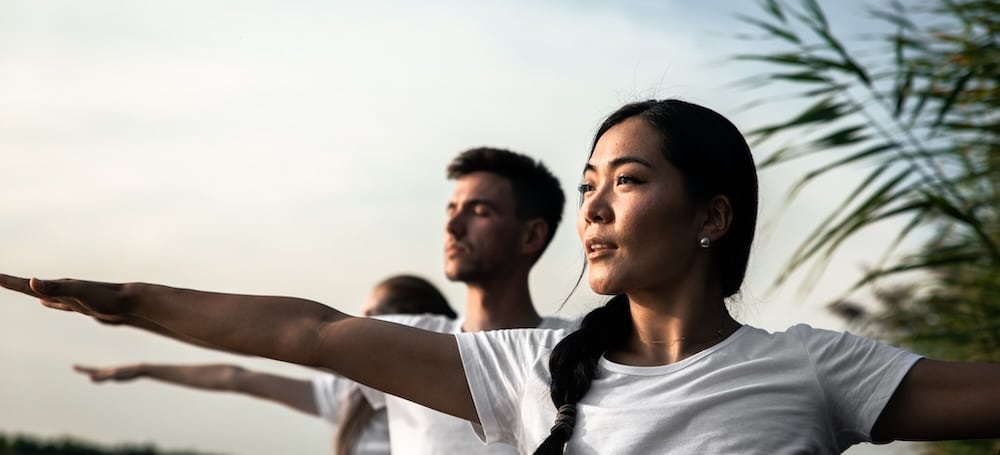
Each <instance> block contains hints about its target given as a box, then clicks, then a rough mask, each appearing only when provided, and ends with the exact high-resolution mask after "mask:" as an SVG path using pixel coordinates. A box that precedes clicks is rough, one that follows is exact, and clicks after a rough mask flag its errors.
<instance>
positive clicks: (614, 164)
mask: <svg viewBox="0 0 1000 455" xmlns="http://www.w3.org/2000/svg"><path fill="white" fill-rule="evenodd" d="M629 163H636V164H641V165H643V166H646V167H648V168H652V167H653V163H650V162H649V161H648V160H646V159H643V158H639V157H637V156H621V157H618V158H615V159H613V160H611V162H610V163H608V167H609V168H611V169H617V168H619V167H621V166H624V165H626V164H629ZM587 172H597V167H595V166H594V165H593V164H590V163H587V164H586V165H585V166H583V173H584V174H586V173H587Z"/></svg>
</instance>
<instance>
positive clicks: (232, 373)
mask: <svg viewBox="0 0 1000 455" xmlns="http://www.w3.org/2000/svg"><path fill="white" fill-rule="evenodd" d="M73 369H74V370H76V371H78V372H80V373H83V374H85V375H87V376H89V377H90V380H91V381H93V382H97V383H100V382H106V381H116V382H125V381H132V380H135V379H139V378H149V379H154V380H157V381H160V382H165V383H168V384H174V385H179V386H184V387H190V388H193V389H200V390H208V391H216V392H236V393H241V394H243V395H247V396H250V397H253V398H261V399H264V400H268V401H273V402H275V403H279V404H283V405H285V406H288V407H290V408H292V409H295V410H297V411H300V412H303V413H306V414H309V415H314V416H318V415H319V411H318V410H317V409H316V400H315V399H314V397H313V387H312V381H309V380H303V379H295V378H290V377H287V376H281V375H276V374H270V373H264V372H260V371H251V370H247V369H245V368H242V367H239V366H236V365H226V364H208V365H161V364H149V363H138V364H134V365H122V366H117V367H108V368H95V367H86V366H82V365H74V366H73Z"/></svg>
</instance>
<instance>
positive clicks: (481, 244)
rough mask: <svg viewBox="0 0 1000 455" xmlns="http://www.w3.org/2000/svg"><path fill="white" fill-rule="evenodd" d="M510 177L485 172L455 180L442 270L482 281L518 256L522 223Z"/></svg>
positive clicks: (452, 276) (461, 278)
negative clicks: (518, 216) (519, 219)
mask: <svg viewBox="0 0 1000 455" xmlns="http://www.w3.org/2000/svg"><path fill="white" fill-rule="evenodd" d="M515 212H516V209H515V203H514V193H513V190H512V188H511V184H510V181H509V180H507V179H506V178H504V177H501V176H499V175H497V174H493V173H490V172H473V173H470V174H466V175H464V176H462V177H459V178H458V180H456V184H455V192H454V194H452V196H451V200H450V201H449V202H448V221H447V223H446V224H445V250H444V272H445V275H446V276H447V277H448V279H450V280H452V281H461V282H465V283H479V282H483V281H487V280H489V279H490V277H492V276H494V275H495V274H497V273H498V272H500V273H502V272H504V271H505V270H507V269H509V268H511V267H513V266H514V264H515V263H516V261H517V259H518V257H519V256H520V249H521V248H520V243H521V242H520V240H521V235H522V234H521V231H522V226H523V225H522V223H521V222H520V221H518V219H517V214H516V213H515Z"/></svg>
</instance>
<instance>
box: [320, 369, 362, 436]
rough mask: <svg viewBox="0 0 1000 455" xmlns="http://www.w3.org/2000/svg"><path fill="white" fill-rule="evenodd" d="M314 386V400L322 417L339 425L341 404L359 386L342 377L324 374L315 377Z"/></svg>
mask: <svg viewBox="0 0 1000 455" xmlns="http://www.w3.org/2000/svg"><path fill="white" fill-rule="evenodd" d="M312 386H313V399H314V400H315V402H316V410H317V411H318V412H319V415H320V417H323V419H324V420H326V421H327V422H330V424H332V425H337V423H338V422H339V421H340V413H341V409H340V406H341V403H343V402H344V399H345V398H346V397H347V395H348V394H349V393H351V390H353V389H354V388H355V387H358V384H357V383H356V382H354V381H351V380H350V379H347V378H344V377H341V376H337V375H333V374H322V375H319V376H315V377H313V380H312Z"/></svg>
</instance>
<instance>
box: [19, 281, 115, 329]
mask: <svg viewBox="0 0 1000 455" xmlns="http://www.w3.org/2000/svg"><path fill="white" fill-rule="evenodd" d="M0 286H2V287H5V288H7V289H10V290H12V291H16V292H20V293H22V294H26V295H30V296H32V297H35V298H38V299H39V300H40V301H41V303H42V305H45V306H47V307H49V308H53V309H56V310H62V311H73V312H77V313H81V314H84V315H87V316H90V317H92V318H94V319H96V320H98V321H100V322H102V323H105V324H121V323H124V322H125V321H126V319H127V313H128V310H129V308H130V306H131V305H130V303H129V299H128V298H127V297H126V295H125V292H124V290H125V286H126V285H122V284H114V283H100V282H96V281H80V280H71V279H62V280H40V279H38V278H31V279H30V280H29V279H25V278H19V277H15V276H10V275H3V274H0Z"/></svg>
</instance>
